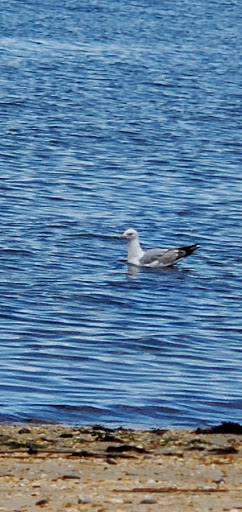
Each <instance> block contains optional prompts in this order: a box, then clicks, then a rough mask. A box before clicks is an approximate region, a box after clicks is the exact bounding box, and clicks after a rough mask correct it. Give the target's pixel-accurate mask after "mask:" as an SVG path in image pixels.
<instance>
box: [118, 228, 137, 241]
mask: <svg viewBox="0 0 242 512" xmlns="http://www.w3.org/2000/svg"><path fill="white" fill-rule="evenodd" d="M119 238H120V239H121V240H127V241H128V242H129V241H130V240H138V238H139V235H138V233H137V231H136V230H135V229H133V228H128V229H126V231H124V232H123V233H122V235H119Z"/></svg>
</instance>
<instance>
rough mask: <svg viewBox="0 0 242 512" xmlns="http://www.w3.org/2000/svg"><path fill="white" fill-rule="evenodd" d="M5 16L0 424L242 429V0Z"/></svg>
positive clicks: (38, 10) (13, 10) (66, 8)
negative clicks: (144, 263)
mask: <svg viewBox="0 0 242 512" xmlns="http://www.w3.org/2000/svg"><path fill="white" fill-rule="evenodd" d="M1 8H2V18H1V31H0V34H1V36H0V44H1V46H0V51H1V59H0V84H1V87H0V102H1V124H0V135H1V138H0V141H1V142H0V146H1V151H0V153H1V156H0V158H1V160H0V165H1V167H0V171H1V172H0V186H1V198H0V201H1V215H0V240H1V245H0V250H1V265H0V301H1V309H0V315H1V317H0V328H1V341H0V344H1V347H0V386H1V402H0V403H1V411H0V413H1V414H0V419H1V420H2V421H4V420H12V421H13V420H14V421H23V420H28V419H32V420H36V419H40V420H42V421H47V420H48V421H49V420H51V421H61V422H71V423H79V424H80V423H82V424H83V423H93V422H95V423H105V424H110V425H119V424H122V425H123V426H125V425H126V426H147V427H154V426H160V425H165V426H195V425H201V424H211V423H215V422H219V421H228V420H231V421H240V420H241V403H242V402H241V391H242V385H241V368H242V357H241V356H242V351H241V338H242V336H241V333H242V322H241V317H242V315H241V284H242V277H241V274H242V254H241V218H242V217H241V211H242V185H241V123H242V106H241V105H242V104H241V82H242V58H241V55H242V53H241V17H242V5H241V2H239V1H236V0H234V1H229V0H228V1H225V0H223V1H221V0H219V1H216V0H214V1H204V0H200V1H199V0H198V1H197V2H195V3H194V2H192V1H191V0H186V1H184V0H175V1H174V2H172V3H171V2H170V1H169V2H168V1H166V0H164V1H162V2H160V1H156V0H153V1H152V0H150V1H147V0H140V1H135V2H132V1H131V2H130V1H129V2H127V1H126V0H124V1H122V2H119V1H118V0H114V1H112V2H109V1H108V0H102V1H100V2H97V1H95V0H84V1H82V2H78V1H77V0H72V1H69V0H66V1H64V0H57V1H54V0H53V1H50V0H48V2H47V1H46V0H42V2H41V3H39V2H37V3H36V2H35V1H33V0H26V1H25V2H17V1H14V0H8V1H2V2H1ZM129 226H132V227H135V228H136V229H138V230H139V231H140V235H141V239H142V243H143V245H144V247H147V248H148V247H154V246H169V245H173V246H176V245H185V244H191V243H195V242H197V243H199V246H200V248H199V250H198V251H197V253H196V254H194V255H192V256H191V257H190V258H188V259H186V260H183V261H181V263H180V264H179V267H177V268H174V269H166V270H164V271H160V272H154V271H144V270H140V271H138V270H137V271H134V269H128V268H127V265H126V262H125V258H126V246H125V243H124V242H121V241H120V240H118V238H117V235H118V234H119V233H120V232H122V231H123V230H124V229H125V228H127V227H129Z"/></svg>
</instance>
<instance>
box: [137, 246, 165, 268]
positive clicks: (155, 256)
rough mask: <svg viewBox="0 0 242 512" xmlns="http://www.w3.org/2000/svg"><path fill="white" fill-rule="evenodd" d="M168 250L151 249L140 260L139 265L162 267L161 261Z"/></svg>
mask: <svg viewBox="0 0 242 512" xmlns="http://www.w3.org/2000/svg"><path fill="white" fill-rule="evenodd" d="M166 252H167V249H150V250H149V251H146V252H145V253H144V255H143V256H142V257H141V258H140V260H139V263H140V265H141V266H144V267H159V266H162V263H161V260H162V258H163V257H164V256H165V253H166Z"/></svg>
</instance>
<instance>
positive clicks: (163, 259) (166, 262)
mask: <svg viewBox="0 0 242 512" xmlns="http://www.w3.org/2000/svg"><path fill="white" fill-rule="evenodd" d="M197 248H198V245H197V244H194V245H188V246H186V247H177V248H174V249H151V250H150V251H146V252H145V254H144V255H143V256H142V258H140V265H142V266H144V267H170V266H172V265H174V263H176V261H177V260H180V259H181V258H185V257H186V256H189V255H190V254H192V253H193V252H194V251H195V250H196V249H197Z"/></svg>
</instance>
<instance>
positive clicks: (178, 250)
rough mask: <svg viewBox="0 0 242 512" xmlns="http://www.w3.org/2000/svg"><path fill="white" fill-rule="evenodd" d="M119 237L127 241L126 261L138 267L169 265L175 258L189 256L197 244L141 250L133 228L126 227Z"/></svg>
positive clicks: (173, 262)
mask: <svg viewBox="0 0 242 512" xmlns="http://www.w3.org/2000/svg"><path fill="white" fill-rule="evenodd" d="M119 238H120V239H123V240H127V242H128V263H130V264H131V265H137V266H139V267H149V268H162V267H170V266H172V265H174V264H175V263H176V262H177V260H180V259H181V258H185V257H186V256H189V255H190V254H192V253H193V252H194V251H195V250H196V249H197V248H198V244H194V245H187V246H185V247H175V248H174V249H150V250H148V251H143V249H142V247H141V245H140V242H139V234H138V232H137V231H136V230H135V229H133V228H129V229H126V231H124V233H123V234H122V235H120V236H119Z"/></svg>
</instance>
